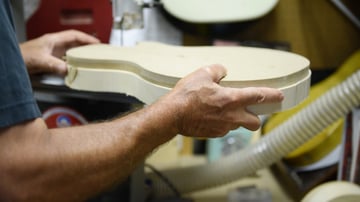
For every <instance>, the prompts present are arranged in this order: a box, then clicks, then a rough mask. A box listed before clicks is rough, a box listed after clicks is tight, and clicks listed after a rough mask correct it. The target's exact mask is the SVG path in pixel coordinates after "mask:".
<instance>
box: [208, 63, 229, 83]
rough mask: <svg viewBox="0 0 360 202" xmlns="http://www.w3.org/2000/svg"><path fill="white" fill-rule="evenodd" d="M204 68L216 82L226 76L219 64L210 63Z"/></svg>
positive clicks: (223, 68)
mask: <svg viewBox="0 0 360 202" xmlns="http://www.w3.org/2000/svg"><path fill="white" fill-rule="evenodd" d="M205 70H206V71H207V72H208V73H209V74H210V77H211V79H212V81H214V82H216V83H219V82H220V81H221V79H223V78H224V77H225V76H226V69H225V67H224V66H222V65H219V64H213V65H210V66H208V67H206V68H205Z"/></svg>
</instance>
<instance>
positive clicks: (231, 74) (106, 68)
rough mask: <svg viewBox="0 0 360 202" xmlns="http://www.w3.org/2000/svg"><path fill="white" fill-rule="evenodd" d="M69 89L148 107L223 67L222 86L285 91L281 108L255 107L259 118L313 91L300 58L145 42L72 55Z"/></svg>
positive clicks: (84, 49)
mask: <svg viewBox="0 0 360 202" xmlns="http://www.w3.org/2000/svg"><path fill="white" fill-rule="evenodd" d="M66 60H67V63H68V67H69V70H68V72H69V73H68V75H67V77H66V84H67V85H68V86H69V87H71V88H74V89H80V90H89V91H100V92H119V93H126V94H129V95H132V96H135V97H137V98H139V99H140V100H141V101H143V102H144V103H147V104H150V103H153V102H154V101H156V100H157V99H158V98H159V97H161V96H162V95H164V94H165V93H167V92H168V91H169V90H170V89H171V88H172V87H174V86H175V84H176V83H177V81H178V80H179V79H181V78H183V77H185V76H186V75H188V74H189V73H191V72H193V71H195V70H196V69H197V68H199V67H203V66H206V65H210V64H222V65H223V66H225V67H226V68H227V76H226V77H225V78H224V79H223V80H222V81H221V83H220V85H223V86H227V87H234V88H244V87H250V86H255V87H260V86H266V87H272V88H278V89H280V90H282V91H283V93H284V96H285V99H284V101H283V102H282V103H277V104H263V105H256V106H251V107H250V108H251V110H252V111H253V112H254V113H257V114H267V113H273V112H275V111H281V110H284V109H288V108H290V107H293V106H295V105H297V104H298V103H299V102H301V101H302V100H303V99H304V98H306V97H307V95H308V91H309V87H310V75H311V72H310V70H309V61H308V60H307V59H306V58H304V57H302V56H300V55H297V54H293V53H289V52H285V51H278V50H272V49H264V48H249V47H210V46H198V47H184V46H173V45H165V44H161V43H155V42H143V43H140V44H138V45H137V46H134V47H115V46H111V45H106V44H98V45H88V46H82V47H78V48H73V49H70V50H69V51H68V52H67V54H66Z"/></svg>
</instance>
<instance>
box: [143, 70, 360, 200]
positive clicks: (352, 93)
mask: <svg viewBox="0 0 360 202" xmlns="http://www.w3.org/2000/svg"><path fill="white" fill-rule="evenodd" d="M358 105H360V70H358V71H357V72H355V73H354V74H353V75H352V76H350V77H348V78H347V79H346V80H345V81H343V82H342V83H340V84H338V85H337V86H335V87H333V88H331V89H330V90H329V91H327V92H326V93H324V94H323V95H322V96H320V97H319V98H318V99H316V100H315V101H314V102H312V103H311V104H310V105H308V106H307V107H306V108H304V109H303V110H301V111H300V112H298V113H297V114H296V115H294V116H292V117H291V118H290V119H288V120H287V121H285V122H284V123H283V124H282V125H280V126H279V127H277V128H275V129H274V130H272V131H271V132H269V133H268V134H267V135H265V136H264V137H262V138H261V139H260V140H259V141H258V142H256V143H255V144H252V145H250V146H249V147H247V148H245V149H243V150H240V151H238V152H235V153H233V154H231V155H229V156H226V157H223V158H221V159H219V160H217V161H215V162H211V163H206V164H204V165H198V166H191V167H185V168H178V169H171V170H164V171H163V175H165V176H166V177H167V178H168V179H169V180H170V181H171V182H172V183H173V184H174V186H175V187H176V188H177V189H178V191H179V192H180V193H181V194H186V193H189V192H193V191H199V190H203V189H207V188H211V187H216V186H220V185H224V184H227V183H230V182H233V181H235V180H238V179H240V178H242V177H246V176H248V175H250V174H253V173H254V172H255V171H256V170H259V169H261V168H265V167H267V166H270V165H271V164H273V163H275V162H277V161H279V160H281V158H282V157H284V156H285V155H287V154H288V153H290V152H291V151H293V150H295V149H296V148H297V147H299V146H301V145H302V144H304V143H305V142H307V141H308V140H310V139H311V138H312V137H313V136H314V135H316V134H318V133H319V132H321V131H322V130H324V129H325V128H326V127H327V126H328V125H330V124H332V123H334V122H335V121H336V120H338V119H339V118H342V117H344V115H346V114H347V113H348V112H349V111H350V110H351V109H352V108H354V107H356V106H358ZM146 177H147V179H150V180H151V181H152V186H153V194H154V196H156V197H166V196H171V195H173V192H172V191H171V190H170V189H169V187H168V185H167V184H165V183H164V181H162V180H161V179H159V177H158V176H157V175H155V174H154V173H149V174H148V175H147V176H146Z"/></svg>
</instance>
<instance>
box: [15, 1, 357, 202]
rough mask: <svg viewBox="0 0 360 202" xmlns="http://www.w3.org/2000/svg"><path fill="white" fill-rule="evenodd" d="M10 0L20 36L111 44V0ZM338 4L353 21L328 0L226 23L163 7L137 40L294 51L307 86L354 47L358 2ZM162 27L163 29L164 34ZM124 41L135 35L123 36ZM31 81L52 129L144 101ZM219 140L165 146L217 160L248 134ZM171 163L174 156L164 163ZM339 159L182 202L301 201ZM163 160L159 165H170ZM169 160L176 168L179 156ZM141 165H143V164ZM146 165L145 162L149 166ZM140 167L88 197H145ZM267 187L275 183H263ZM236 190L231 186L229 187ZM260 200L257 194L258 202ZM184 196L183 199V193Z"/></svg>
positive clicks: (330, 175) (271, 173)
mask: <svg viewBox="0 0 360 202" xmlns="http://www.w3.org/2000/svg"><path fill="white" fill-rule="evenodd" d="M12 2H13V4H14V9H15V13H14V15H15V16H17V17H16V18H15V19H17V23H16V24H17V30H18V32H17V34H18V37H19V40H20V41H24V40H26V39H32V38H35V37H38V36H41V35H42V34H45V33H49V32H55V31H60V30H65V29H79V30H82V31H85V32H87V33H90V34H92V35H95V36H97V37H99V38H100V39H101V41H102V42H103V43H109V42H110V40H111V37H112V36H113V35H114V30H113V28H114V22H113V21H114V19H113V13H112V11H113V10H112V4H111V1H110V0H72V1H70V0H52V1H46V0H44V1H43V2H42V3H43V4H41V1H40V0H24V1H23V2H21V1H18V0H13V1H12ZM155 2H159V1H155ZM340 2H342V3H344V5H346V6H347V7H348V8H350V9H351V12H352V13H353V14H354V15H355V17H356V18H355V20H358V21H357V22H356V21H354V19H351V18H349V16H348V15H347V13H346V12H344V10H341V8H340V7H338V6H337V5H336V4H335V3H334V1H332V0H293V1H287V0H279V1H278V3H277V5H276V6H275V7H274V9H272V10H271V11H270V12H269V13H267V14H266V15H264V16H262V17H260V18H257V19H252V20H246V21H241V22H225V23H191V22H185V21H182V20H181V19H177V18H175V17H174V16H171V15H170V14H169V13H167V12H166V11H164V10H163V9H161V8H156V11H155V12H156V13H157V14H156V16H157V17H156V19H157V20H158V18H159V16H161V17H160V18H161V26H160V25H158V24H156V25H155V22H154V25H153V26H159V27H156V29H155V30H154V28H153V29H149V28H147V29H148V30H147V31H148V32H151V33H152V34H153V35H156V36H153V35H151V36H145V37H143V36H142V37H140V38H141V39H154V40H157V39H159V41H165V42H169V43H172V44H178V45H186V46H194V45H196V46H198V45H235V46H252V47H263V48H272V49H279V50H284V51H290V52H294V53H297V54H300V55H303V56H305V57H306V58H308V59H309V60H310V61H311V67H310V68H311V70H312V72H313V73H312V78H311V79H312V85H315V84H318V83H321V82H322V81H324V80H325V79H326V78H329V77H330V76H331V75H333V73H335V72H336V71H337V70H338V69H339V68H340V67H341V66H343V65H344V63H345V61H347V60H348V59H349V58H350V57H351V56H352V55H353V54H354V53H356V52H357V51H358V50H359V49H360V25H359V22H360V1H356V0H344V1H340ZM40 5H42V6H43V7H42V8H41V10H37V9H38V8H39V6H40ZM19 19H20V20H19ZM21 19H23V21H22V20H21ZM151 26H152V25H150V27H151ZM163 33H169V34H165V35H166V36H164V34H163ZM113 37H114V36H113ZM146 37H150V38H146ZM151 37H152V38H151ZM168 38H170V39H168ZM129 40H133V39H132V38H131V37H129ZM359 67H360V64H357V67H356V68H357V69H359ZM31 79H32V82H33V87H34V91H35V96H36V98H37V99H38V102H39V105H40V108H41V109H42V111H43V113H44V115H45V114H46V117H48V118H49V124H53V125H52V126H53V127H57V126H58V127H60V126H61V125H56V124H57V123H56V120H57V118H59V117H60V118H61V119H60V123H61V124H63V123H64V122H63V121H64V120H65V121H68V123H67V125H77V124H86V123H88V122H91V121H98V120H104V119H108V118H111V117H114V116H118V115H120V114H122V113H126V112H128V111H131V110H134V109H135V108H138V107H141V106H142V103H141V102H140V101H138V100H137V99H136V98H133V97H130V96H126V95H122V94H114V93H89V92H78V91H73V90H70V89H68V88H67V87H65V85H64V83H63V81H62V80H61V78H57V77H53V76H52V75H50V76H49V75H38V76H36V77H34V78H31ZM59 110H60V111H59ZM357 111H359V110H357ZM354 113H355V111H354ZM357 113H358V112H357ZM49 114H50V115H49ZM64 116H65V118H64ZM66 117H67V118H66ZM345 122H346V119H345ZM60 123H59V124H60ZM358 124H359V122H358ZM234 137H236V138H237V139H235V141H238V142H237V144H238V145H236V146H234V145H229V143H228V142H227V140H229V138H232V140H233V141H234ZM225 138H228V139H223V140H222V141H217V142H211V141H209V140H203V139H201V140H198V139H191V138H178V139H176V140H174V141H173V142H171V143H169V145H168V146H169V147H174V148H175V149H174V148H170V149H168V151H171V152H170V153H171V154H174V153H175V154H174V155H175V157H176V159H181V160H183V159H185V161H186V163H185V164H187V163H188V161H190V162H192V161H193V159H192V157H194V158H195V159H196V160H194V161H197V160H198V158H200V159H201V160H200V161H201V162H203V161H205V162H207V161H208V160H209V159H210V157H209V156H210V154H211V155H215V156H217V157H214V156H211V158H220V157H221V155H225V154H224V153H221V152H227V153H229V152H233V150H239V149H242V148H243V147H245V146H246V145H247V144H250V142H251V141H252V140H253V138H254V137H252V133H251V132H249V131H247V130H244V129H239V130H237V131H234V132H233V133H232V134H229V136H227V137H225ZM258 138H260V137H258ZM239 141H240V142H239ZM179 142H180V143H179ZM219 143H220V144H227V147H226V148H227V150H224V149H222V150H221V149H217V150H215V149H213V150H212V151H211V148H210V146H209V145H211V146H213V147H214V148H217V146H218V145H217V144H219ZM337 144H338V145H342V144H343V142H342V141H339V140H338V142H337ZM179 145H180V146H179ZM214 145H215V146H214ZM179 147H180V148H179ZM222 147H224V145H222ZM209 148H210V149H209ZM359 151H360V150H359V148H358V150H357V151H354V152H358V154H359ZM214 152H215V154H214ZM216 152H217V153H216ZM309 152H314V151H309ZM328 152H330V151H328ZM189 156H190V157H189ZM204 156H205V158H204ZM359 156H360V155H359ZM166 157H168V156H166ZM170 158H173V157H172V156H171V157H170ZM189 158H190V159H191V160H189ZM162 161H164V158H161V157H154V158H153V159H152V161H151V160H150V161H149V162H156V163H159V162H160V163H159V164H161V162H162ZM165 161H168V159H165ZM174 161H175V160H174V159H172V161H170V162H174ZM340 162H341V160H340V159H339V160H336V162H335V163H333V164H331V165H329V166H326V167H322V168H317V169H313V170H306V171H298V170H297V169H294V168H293V166H292V165H291V163H290V165H289V163H288V162H287V161H286V160H284V161H281V162H279V163H276V164H275V165H273V166H271V167H270V168H268V169H265V170H261V171H259V173H257V175H254V176H251V177H250V178H249V179H244V180H242V179H239V184H235V185H232V187H226V188H224V189H221V194H222V195H224V196H225V199H224V198H219V197H218V196H214V195H212V194H209V192H204V193H195V194H194V195H191V194H190V195H189V196H188V197H187V199H188V201H192V200H193V201H231V199H230V197H229V196H230V195H234V193H235V195H236V194H239V193H243V194H244V193H245V195H246V194H249V193H254V192H255V193H258V194H259V193H261V194H263V195H261V194H259V195H258V197H260V196H261V197H263V198H262V199H261V200H263V201H284V200H286V201H300V200H301V199H302V198H303V197H304V196H305V195H306V194H307V193H309V191H310V190H312V189H313V188H315V187H317V186H319V185H321V184H323V183H326V182H332V181H334V180H337V179H338V175H339V164H340ZM167 163H169V162H167ZM167 163H165V165H168V164H167ZM175 164H176V165H177V166H179V162H176V163H175ZM180 165H181V163H180ZM154 166H159V165H154ZM144 167H146V166H145V165H144ZM159 167H161V166H159ZM147 169H149V168H148V167H147ZM144 170H145V168H143V167H141V168H139V170H138V171H136V172H134V175H133V176H130V177H129V180H128V181H127V182H126V183H124V184H121V185H119V186H118V187H116V188H114V190H111V191H110V192H109V193H104V195H102V196H99V197H98V198H96V199H93V200H92V201H116V200H118V199H119V197H120V198H121V199H122V201H131V202H134V201H139V202H140V201H141V200H142V201H145V200H146V199H145V198H146V197H145V195H147V194H148V193H147V191H148V190H146V189H145V188H144V190H142V189H141V188H140V189H139V186H140V187H142V186H143V185H141V184H142V181H141V180H143V177H144V176H143V175H144V174H143V172H144ZM357 180H359V179H357ZM189 183H191V182H189ZM355 183H356V184H359V183H360V182H359V181H356V182H355ZM271 186H273V188H269V187H271ZM274 187H277V188H274ZM235 188H237V189H236V190H237V191H235V192H234V190H235ZM229 190H231V191H229ZM217 191H219V190H216V191H214V190H210V192H214V193H215V192H216V193H217ZM219 192H220V191H219ZM139 193H140V194H139ZM209 197H211V198H209ZM242 197H245V196H242ZM189 198H190V199H189ZM240 198H241V197H240ZM261 200H260V199H259V198H258V200H257V201H261ZM154 201H156V200H154ZM159 201H160V200H159ZM163 201H166V200H163ZM169 201H170V200H169ZM174 201H175V200H174ZM179 201H180V199H179ZM183 201H186V200H185V199H183ZM233 201H235V200H233Z"/></svg>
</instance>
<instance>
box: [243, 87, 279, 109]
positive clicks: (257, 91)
mask: <svg viewBox="0 0 360 202" xmlns="http://www.w3.org/2000/svg"><path fill="white" fill-rule="evenodd" d="M238 92H239V93H238V94H237V95H238V96H239V98H238V100H239V102H240V103H241V104H245V105H253V104H261V103H275V102H281V101H282V100H283V99H284V95H283V93H282V92H281V91H280V90H278V89H274V88H267V87H248V88H242V89H240V91H238Z"/></svg>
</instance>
